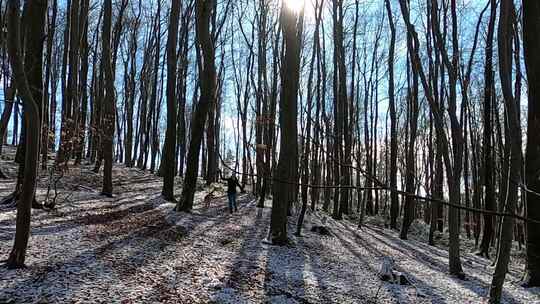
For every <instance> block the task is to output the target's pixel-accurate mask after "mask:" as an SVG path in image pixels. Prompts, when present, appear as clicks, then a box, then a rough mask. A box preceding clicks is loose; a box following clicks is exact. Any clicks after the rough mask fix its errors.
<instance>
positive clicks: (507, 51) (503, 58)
mask: <svg viewBox="0 0 540 304" xmlns="http://www.w3.org/2000/svg"><path fill="white" fill-rule="evenodd" d="M514 16H515V10H514V3H513V1H512V0H502V1H501V14H500V18H499V20H500V21H499V31H498V41H499V75H500V77H501V87H502V91H503V96H504V103H505V108H506V111H507V113H508V115H507V117H508V131H509V132H508V133H505V134H506V142H509V145H510V160H509V166H510V168H509V174H508V179H506V178H505V180H504V185H505V186H506V188H507V191H506V198H505V207H504V209H503V212H505V213H508V214H514V212H515V209H516V205H517V200H518V183H520V181H521V179H520V175H521V153H522V152H521V125H520V121H519V111H520V105H519V104H517V103H516V100H515V99H514V96H513V93H512V65H513V63H512V55H513V54H512V52H513V49H512V39H513V37H512V35H513V34H512V33H513V29H512V26H513V20H512V19H513V18H514ZM513 232H514V218H513V217H508V216H507V217H503V218H502V223H501V231H500V235H499V248H498V249H499V250H498V254H497V257H498V258H497V262H496V265H495V273H494V274H493V280H492V282H491V289H490V293H489V303H500V302H501V298H502V289H503V284H504V279H505V277H506V273H507V272H508V263H509V262H510V251H511V249H512V240H513Z"/></svg>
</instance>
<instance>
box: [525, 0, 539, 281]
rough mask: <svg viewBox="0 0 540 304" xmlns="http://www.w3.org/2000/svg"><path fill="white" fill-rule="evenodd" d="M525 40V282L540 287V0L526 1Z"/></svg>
mask: <svg viewBox="0 0 540 304" xmlns="http://www.w3.org/2000/svg"><path fill="white" fill-rule="evenodd" d="M523 39H524V43H523V44H524V50H525V65H526V67H527V76H528V82H529V95H528V96H529V98H528V100H529V105H528V110H529V114H528V124H527V148H526V149H527V151H526V160H525V180H526V184H527V189H529V190H530V191H531V192H530V193H527V206H526V209H527V211H526V214H527V217H528V218H529V219H532V220H535V221H536V222H532V221H528V222H527V267H526V275H525V279H524V285H525V286H527V287H538V286H540V224H539V222H540V196H538V195H537V194H535V193H539V192H540V132H538V130H540V90H539V86H538V83H539V81H540V61H539V59H540V58H539V57H538V54H539V52H540V2H538V1H535V0H523Z"/></svg>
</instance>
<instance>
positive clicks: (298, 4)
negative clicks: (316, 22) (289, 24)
mask: <svg viewBox="0 0 540 304" xmlns="http://www.w3.org/2000/svg"><path fill="white" fill-rule="evenodd" d="M283 4H284V5H285V6H286V7H287V8H288V9H290V10H291V11H293V12H295V13H299V12H300V11H301V10H302V9H303V8H304V5H305V0H283Z"/></svg>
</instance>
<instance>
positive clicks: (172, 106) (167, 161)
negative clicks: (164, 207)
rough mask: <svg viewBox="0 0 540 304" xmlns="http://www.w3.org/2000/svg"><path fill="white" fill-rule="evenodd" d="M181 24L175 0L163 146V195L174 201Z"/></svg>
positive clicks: (171, 27)
mask: <svg viewBox="0 0 540 304" xmlns="http://www.w3.org/2000/svg"><path fill="white" fill-rule="evenodd" d="M179 22H180V0H173V1H172V6H171V12H170V19H169V30H168V38H167V131H166V132H165V144H164V145H163V159H162V163H163V164H164V166H162V168H163V189H162V191H161V194H162V195H163V197H164V198H165V199H166V200H168V201H174V176H175V174H174V173H175V168H176V161H175V150H176V116H177V113H176V103H177V102H176V97H177V96H176V62H177V53H176V45H177V41H178V26H179Z"/></svg>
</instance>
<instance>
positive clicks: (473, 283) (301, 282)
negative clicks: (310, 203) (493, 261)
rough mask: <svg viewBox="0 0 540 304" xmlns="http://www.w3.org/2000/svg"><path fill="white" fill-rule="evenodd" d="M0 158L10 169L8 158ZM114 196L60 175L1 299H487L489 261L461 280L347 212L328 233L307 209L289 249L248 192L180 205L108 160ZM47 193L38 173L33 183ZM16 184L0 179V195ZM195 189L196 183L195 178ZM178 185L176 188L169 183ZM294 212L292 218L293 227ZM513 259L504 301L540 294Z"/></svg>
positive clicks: (427, 251) (88, 180)
mask: <svg viewBox="0 0 540 304" xmlns="http://www.w3.org/2000/svg"><path fill="white" fill-rule="evenodd" d="M0 165H1V166H2V168H3V169H6V167H7V169H8V170H5V171H7V172H6V173H8V174H9V175H10V176H15V174H14V173H15V167H14V166H13V165H12V164H11V162H7V161H1V162H0ZM114 176H115V192H116V193H118V195H117V196H116V197H114V198H112V199H109V198H104V197H101V196H99V192H98V190H91V189H93V188H94V189H99V188H100V187H99V185H100V182H101V178H100V176H99V175H97V174H94V173H92V172H91V171H90V168H89V167H84V166H83V168H82V169H81V170H75V169H72V171H70V174H69V175H68V176H66V177H64V178H63V179H62V181H61V183H59V186H60V188H61V190H60V192H61V195H60V197H59V201H60V202H61V203H60V205H59V206H58V209H57V210H55V211H51V212H46V211H42V210H34V211H33V222H32V237H31V239H30V246H29V250H28V259H27V265H28V268H27V269H24V270H7V269H6V268H3V267H2V268H0V303H483V302H485V301H486V295H487V293H488V287H489V284H490V282H491V273H492V268H491V267H490V266H489V264H490V262H489V261H487V260H485V259H482V258H479V257H476V256H474V255H472V254H468V253H464V256H463V263H464V269H465V272H466V273H467V275H468V277H469V280H468V281H460V280H458V279H455V278H453V277H450V276H449V275H448V274H447V273H446V269H447V266H446V264H447V260H448V255H447V252H446V250H445V249H444V248H434V247H430V246H427V245H426V244H425V243H422V242H419V241H414V240H410V241H401V240H400V239H399V238H398V237H397V233H396V232H394V231H389V230H385V229H382V228H380V227H378V226H376V225H368V226H366V227H364V228H363V229H361V230H358V229H357V228H356V224H355V223H353V222H349V221H342V222H335V221H333V220H331V219H328V220H327V222H326V224H327V225H328V226H329V227H330V229H331V230H332V232H333V236H330V237H322V236H319V235H316V234H313V233H311V232H310V231H309V228H310V226H311V225H312V224H318V223H321V221H323V219H322V217H323V216H324V215H322V214H320V213H313V214H309V215H308V220H307V223H306V228H305V229H304V237H294V236H292V235H291V244H290V245H289V246H287V247H275V246H271V245H268V244H265V243H264V242H263V241H262V240H263V239H264V238H265V237H266V235H267V228H268V226H269V215H270V213H269V212H270V208H264V209H258V208H256V207H255V202H254V200H253V199H252V198H251V197H250V196H249V195H242V196H241V197H240V198H239V205H240V207H239V212H238V213H237V214H234V215H230V214H228V212H227V209H226V198H225V197H224V196H223V193H222V192H219V193H218V194H217V195H218V196H219V198H217V199H216V200H214V201H212V202H211V203H210V204H209V205H208V206H206V205H205V204H202V203H200V202H201V201H202V200H203V197H204V195H205V193H207V191H208V189H203V190H204V191H200V192H198V194H197V196H196V201H197V202H199V203H198V204H196V206H195V210H194V211H193V213H191V214H186V213H176V212H174V211H173V208H174V205H173V204H169V203H166V202H164V201H163V200H161V198H160V196H159V193H160V190H161V189H160V187H161V183H160V180H159V178H157V177H155V176H153V175H151V174H148V173H144V172H141V171H140V170H136V169H126V168H124V167H122V166H118V167H115V170H114ZM40 187H41V190H40V191H39V192H38V193H39V196H38V197H43V195H44V191H43V190H42V189H45V188H46V177H42V180H41V182H40ZM12 188H13V182H12V181H11V182H4V181H2V182H0V196H2V197H3V196H5V195H7V194H9V192H10V191H11V189H12ZM201 188H202V186H201ZM177 193H179V191H178V192H177ZM14 219H15V211H14V210H13V209H12V208H6V207H4V206H2V207H0V254H1V258H5V257H7V255H8V254H9V251H10V248H11V246H12V239H13V235H14V231H15V226H14V225H15V221H14ZM293 222H294V219H293V218H291V229H290V230H291V231H293V228H294V227H293ZM385 256H389V257H391V258H393V259H394V261H395V263H396V265H397V266H398V267H399V268H400V271H402V272H403V273H405V274H406V275H407V276H408V278H409V279H410V280H411V281H412V282H413V283H414V284H413V285H411V286H399V285H392V284H390V283H384V282H381V281H380V280H379V279H378V277H377V273H378V271H379V268H380V264H381V261H382V259H383V258H384V257H385ZM520 267H521V266H519V265H513V267H512V268H511V269H512V271H511V273H510V275H509V277H508V279H507V283H506V284H505V293H504V300H505V303H540V290H539V289H530V290H526V289H523V288H521V287H519V285H518V280H519V277H520V275H521V274H520V272H519V269H520Z"/></svg>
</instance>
